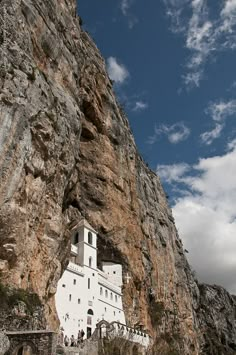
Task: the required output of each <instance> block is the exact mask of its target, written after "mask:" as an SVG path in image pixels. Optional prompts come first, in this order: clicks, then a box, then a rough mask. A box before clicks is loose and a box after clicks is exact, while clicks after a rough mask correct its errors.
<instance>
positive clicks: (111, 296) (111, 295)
mask: <svg viewBox="0 0 236 355" xmlns="http://www.w3.org/2000/svg"><path fill="white" fill-rule="evenodd" d="M110 298H111V300H113V294H112V292H111V294H110Z"/></svg>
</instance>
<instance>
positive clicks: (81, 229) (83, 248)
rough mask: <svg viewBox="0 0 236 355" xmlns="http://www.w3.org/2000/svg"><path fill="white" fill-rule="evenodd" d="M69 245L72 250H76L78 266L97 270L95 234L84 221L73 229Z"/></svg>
mask: <svg viewBox="0 0 236 355" xmlns="http://www.w3.org/2000/svg"><path fill="white" fill-rule="evenodd" d="M71 244H72V249H73V248H77V250H76V251H77V258H76V262H77V263H78V264H80V265H81V266H87V267H89V268H93V269H97V232H96V231H95V230H94V229H93V227H92V226H91V225H90V224H89V223H88V222H87V221H86V220H85V219H82V220H81V221H80V222H79V223H78V224H77V226H76V227H75V229H74V231H73V234H72V238H71Z"/></svg>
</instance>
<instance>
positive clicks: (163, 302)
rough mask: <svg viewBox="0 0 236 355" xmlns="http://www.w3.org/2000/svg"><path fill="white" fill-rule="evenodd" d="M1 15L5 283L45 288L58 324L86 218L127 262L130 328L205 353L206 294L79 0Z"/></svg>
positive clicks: (0, 245) (12, 5)
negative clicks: (59, 294) (75, 235)
mask: <svg viewBox="0 0 236 355" xmlns="http://www.w3.org/2000/svg"><path fill="white" fill-rule="evenodd" d="M0 10H1V30H2V36H1V39H2V53H3V56H1V57H0V65H1V73H0V85H1V94H0V110H1V111H0V112H1V130H0V271H1V280H2V282H4V283H5V284H10V285H12V286H15V287H17V288H19V287H20V288H24V289H27V290H29V291H33V292H36V293H37V294H38V295H39V297H40V299H41V301H42V302H43V304H44V305H45V316H46V318H47V323H48V326H49V327H51V328H52V329H56V328H57V326H58V321H57V315H56V311H55V306H54V294H55V292H56V286H57V281H58V279H59V278H60V276H61V274H62V272H63V270H64V269H65V266H66V262H67V258H68V255H69V249H70V231H71V228H72V227H73V225H74V224H75V223H76V222H77V221H78V219H80V218H81V216H84V217H85V218H86V219H87V220H88V221H89V222H90V224H92V225H93V227H94V228H95V229H97V230H98V232H99V245H98V248H99V259H100V261H101V260H102V259H103V260H104V259H105V260H111V259H112V260H115V261H118V262H122V264H123V269H124V282H125V284H124V290H123V291H124V307H125V313H126V316H127V321H128V323H129V324H131V325H134V324H135V323H137V322H140V323H142V324H143V325H144V326H145V327H146V328H147V329H148V330H149V332H150V333H151V335H152V336H153V339H154V342H155V347H154V353H161V354H163V355H164V354H167V353H168V352H169V353H170V352H171V351H172V353H173V351H175V353H176V354H177V353H178V354H200V347H201V344H203V343H202V342H204V341H205V340H204V339H203V337H202V330H201V324H203V323H204V319H205V318H204V313H203V312H202V311H200V307H201V306H200V304H201V302H202V297H203V296H202V294H200V291H199V288H198V285H197V284H196V282H195V280H194V278H193V275H192V272H191V270H190V267H189V265H188V262H187V260H186V258H185V256H184V253H183V248H182V243H181V240H180V239H179V236H178V234H177V231H176V228H175V224H174V219H173V217H172V214H171V210H170V208H169V207H168V203H167V200H166V196H165V193H164V191H163V189H162V186H161V184H160V181H159V178H158V177H157V176H156V174H154V173H153V172H152V171H151V170H150V169H149V168H148V167H147V166H146V164H145V163H144V161H143V160H142V158H141V157H140V155H139V154H138V152H137V148H136V146H135V142H134V139H133V136H132V133H131V131H130V128H129V124H128V121H127V119H126V117H125V115H124V113H123V112H122V110H121V109H120V107H119V105H118V103H117V101H116V98H115V96H114V93H113V90H112V83H111V81H110V80H109V78H108V76H107V73H106V69H105V63H104V60H103V59H102V57H101V55H100V53H99V51H98V49H97V48H96V46H95V44H94V42H93V41H92V40H91V38H90V36H89V35H88V34H87V33H86V32H84V31H83V30H82V29H81V27H80V18H79V16H77V15H76V11H75V0H47V1H46V0H43V1H40V3H39V2H36V1H32V0H16V1H15V2H9V1H7V0H2V1H1V2H0ZM126 276H127V277H126ZM209 312H210V309H209ZM199 319H200V320H199ZM227 331H228V328H226V332H227ZM232 334H233V333H232ZM232 336H233V335H232ZM203 351H204V350H203ZM203 353H204V352H203ZM205 354H208V353H207V352H205ZM212 354H213V353H212Z"/></svg>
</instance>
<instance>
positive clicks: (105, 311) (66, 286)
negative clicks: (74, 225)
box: [56, 227, 125, 338]
mask: <svg viewBox="0 0 236 355" xmlns="http://www.w3.org/2000/svg"><path fill="white" fill-rule="evenodd" d="M77 231H78V232H79V243H78V244H76V245H73V244H72V246H71V257H72V258H73V262H72V261H71V262H70V263H69V265H68V267H67V270H66V271H65V272H64V274H63V276H62V278H61V280H60V281H59V283H58V289H57V294H56V307H57V311H58V316H59V319H60V322H61V326H62V327H63V329H64V335H67V336H69V337H71V335H74V336H75V337H77V334H78V331H79V330H82V329H83V330H84V332H85V338H86V336H87V331H89V329H88V328H91V333H93V332H94V330H95V328H96V324H97V323H98V322H99V321H100V320H102V319H105V320H107V321H108V322H111V321H119V322H122V323H125V316H124V312H123V306H122V293H121V287H120V286H121V283H122V266H121V265H115V264H112V265H111V264H109V265H106V271H107V272H106V273H105V272H102V271H100V270H98V269H97V249H96V245H97V240H96V239H97V235H96V233H95V232H94V231H92V230H90V229H87V228H84V227H80V228H78V229H77ZM77 231H76V230H75V231H74V233H73V237H72V242H74V243H75V238H74V235H75V233H76V232H77ZM89 233H92V244H90V243H89V239H88V234H89ZM90 242H91V241H90ZM76 254H77V255H78V256H77V257H76ZM90 258H91V263H90V261H89V260H90ZM78 264H79V265H78ZM109 273H110V274H109ZM113 280H116V282H115V283H113V282H112V281H113Z"/></svg>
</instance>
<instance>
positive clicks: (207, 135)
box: [200, 123, 224, 145]
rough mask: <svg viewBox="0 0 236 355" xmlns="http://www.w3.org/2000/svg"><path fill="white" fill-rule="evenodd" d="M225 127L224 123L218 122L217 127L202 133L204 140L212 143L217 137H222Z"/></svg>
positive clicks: (206, 142) (208, 143)
mask: <svg viewBox="0 0 236 355" xmlns="http://www.w3.org/2000/svg"><path fill="white" fill-rule="evenodd" d="M223 128H224V125H223V124H219V123H217V124H216V125H215V128H213V129H212V130H211V131H209V132H204V133H202V134H201V135H200V138H201V140H202V142H203V143H205V144H207V145H210V144H211V143H212V142H213V141H214V140H215V139H216V138H219V137H220V135H221V132H222V130H223Z"/></svg>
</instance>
